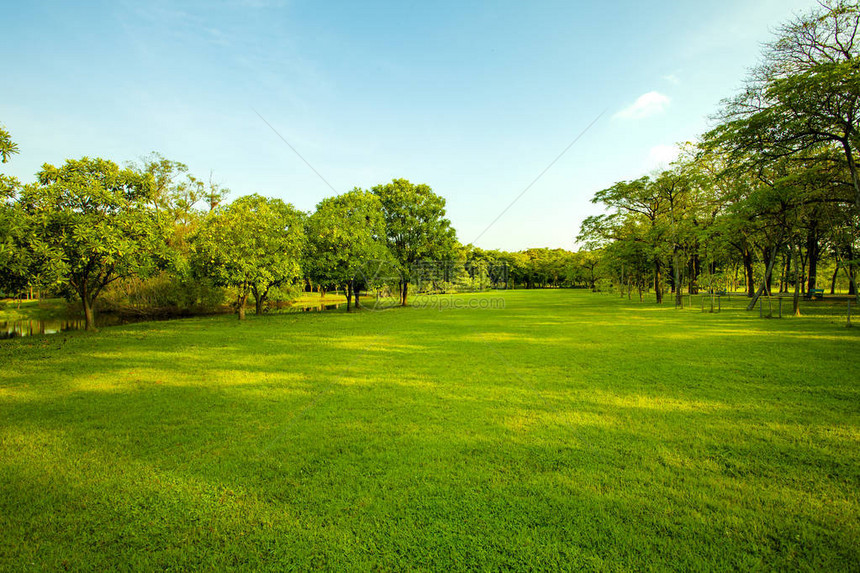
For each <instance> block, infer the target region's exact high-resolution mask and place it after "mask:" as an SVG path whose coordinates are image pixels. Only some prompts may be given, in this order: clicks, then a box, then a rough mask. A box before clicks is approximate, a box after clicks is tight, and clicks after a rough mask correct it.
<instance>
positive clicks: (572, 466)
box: [0, 290, 860, 571]
mask: <svg viewBox="0 0 860 573" xmlns="http://www.w3.org/2000/svg"><path fill="white" fill-rule="evenodd" d="M485 296H489V297H497V296H502V297H504V308H494V309H480V308H469V304H465V303H467V302H468V297H461V298H460V299H456V300H461V301H463V302H464V304H462V305H460V306H462V308H449V309H447V310H441V311H440V310H436V309H433V308H421V309H395V310H389V311H385V312H371V311H364V312H361V313H357V314H347V313H345V312H342V310H341V311H336V312H324V313H294V314H282V315H271V316H268V315H267V316H262V317H255V316H249V318H248V320H247V321H246V322H245V323H239V322H238V321H236V320H235V318H234V317H231V316H216V317H207V318H192V319H185V320H178V321H171V322H157V323H139V324H134V325H129V326H124V327H116V328H110V329H104V330H102V331H101V332H99V333H96V334H88V333H84V332H79V333H74V334H70V335H55V336H53V337H42V338H39V337H34V338H25V339H17V340H11V341H4V342H2V343H0V365H1V366H2V368H0V569H3V570H9V571H18V570H26V569H33V570H40V569H49V570H57V569H63V568H68V569H72V570H105V569H108V568H112V569H119V570H123V569H136V570H153V569H169V570H183V569H195V570H198V569H199V570H222V569H227V568H236V569H243V570H244V569H255V568H259V569H271V570H291V569H295V570H308V569H321V568H326V569H355V570H374V569H376V570H406V569H410V570H457V569H466V568H470V569H480V570H500V569H511V570H522V569H552V570H559V569H562V570H563V569H580V568H585V569H591V570H600V571H641V570H664V569H674V570H683V571H691V570H731V569H734V570H751V569H761V570H786V569H792V570H809V571H850V570H853V571H856V570H857V568H858V564H860V352H858V350H860V328H851V329H849V328H845V327H844V326H843V322H840V320H839V319H838V318H814V319H784V320H760V319H758V314H757V313H748V314H747V313H742V312H741V311H739V310H737V309H735V308H732V307H731V305H729V306H728V308H726V309H725V310H724V312H722V313H719V314H710V313H701V312H696V311H694V310H689V309H688V310H684V311H677V310H674V309H673V308H672V307H671V303H670V304H669V305H667V306H665V307H657V306H655V305H654V304H653V303H650V304H649V303H645V304H639V303H636V302H628V301H626V300H622V299H618V298H615V297H614V296H610V295H595V294H591V293H587V292H583V291H570V290H554V291H531V292H529V291H512V292H507V293H502V294H495V293H494V294H490V295H485ZM448 300H453V299H448ZM449 306H454V305H449Z"/></svg>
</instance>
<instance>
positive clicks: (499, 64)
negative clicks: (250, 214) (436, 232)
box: [0, 0, 813, 250]
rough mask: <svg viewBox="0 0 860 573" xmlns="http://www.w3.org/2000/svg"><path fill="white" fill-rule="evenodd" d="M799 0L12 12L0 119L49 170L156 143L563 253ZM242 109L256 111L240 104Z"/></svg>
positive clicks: (192, 162) (254, 187)
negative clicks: (410, 199)
mask: <svg viewBox="0 0 860 573" xmlns="http://www.w3.org/2000/svg"><path fill="white" fill-rule="evenodd" d="M812 5H813V1H812V0H746V1H742V0H721V1H694V2H693V1H689V0H687V1H667V2H642V1H618V2H597V1H594V2H585V1H580V2H573V1H569V2H526V1H520V2H501V1H498V2H485V3H479V2H426V1H423V2H409V1H401V2H391V3H377V2H326V3H323V2H287V1H284V2H276V1H265V0H257V1H254V0H247V1H227V2H200V3H176V2H153V3H147V2H105V3H80V4H79V3H75V2H51V3H45V2H36V1H34V2H18V3H8V4H6V5H5V6H4V7H3V8H2V9H0V13H2V20H0V27H2V34H0V48H2V53H3V68H2V74H0V86H1V87H2V89H0V123H3V124H4V125H5V126H6V128H7V129H9V131H10V132H11V133H12V136H13V139H14V140H15V141H16V142H17V143H18V144H19V147H20V150H21V153H20V155H18V156H16V157H15V158H14V159H13V160H12V162H11V163H9V164H7V165H4V166H3V168H4V171H5V172H6V173H9V174H12V175H16V176H18V177H19V178H21V179H22V180H24V181H30V180H32V179H33V175H34V174H35V173H36V172H37V171H38V170H39V168H40V166H41V165H42V164H43V163H46V162H47V163H52V164H59V163H61V162H62V161H63V160H65V159H66V158H72V157H81V156H84V155H89V156H101V157H105V158H109V159H112V160H114V161H117V162H120V163H122V162H125V161H128V160H133V159H136V158H139V157H140V156H142V155H145V154H146V153H148V152H150V151H159V152H161V153H162V154H163V155H165V156H167V157H169V158H171V159H176V160H179V161H183V162H185V163H187V164H188V165H189V167H190V168H191V170H192V172H194V173H195V174H197V175H199V176H205V177H208V175H209V173H210V171H212V172H213V173H214V177H215V179H216V180H218V181H219V182H221V183H223V184H224V185H226V186H228V187H230V189H231V190H232V196H233V197H237V196H240V195H244V194H248V193H260V194H263V195H268V196H274V197H280V198H282V199H284V200H286V201H288V202H291V203H293V204H294V205H295V206H296V207H298V208H300V209H303V210H311V209H313V207H314V205H316V203H317V202H319V200H320V199H322V198H323V197H326V196H329V195H332V194H334V193H333V192H332V190H331V189H330V188H329V187H328V186H327V185H326V184H325V183H324V182H323V181H321V180H320V179H319V178H318V177H317V175H316V174H314V172H313V171H312V170H310V169H309V168H308V167H307V166H306V165H305V164H304V163H303V162H302V160H301V159H299V158H298V157H297V156H296V155H295V154H294V153H293V152H292V151H291V150H290V148H289V147H288V146H287V145H285V144H284V143H283V142H282V141H281V140H280V139H278V137H277V135H275V134H274V133H273V132H272V131H271V130H270V128H269V127H268V126H267V125H266V124H265V123H264V122H263V121H262V120H261V119H260V117H258V116H257V113H256V112H258V113H259V114H260V115H262V116H263V117H264V118H265V119H266V120H267V121H268V122H269V123H271V124H272V125H273V126H274V127H275V128H276V129H277V130H278V132H279V133H280V134H281V135H282V136H283V137H284V138H285V139H286V140H287V141H289V142H290V143H291V144H292V145H293V146H294V147H295V148H296V149H297V150H298V151H299V152H300V153H301V154H302V155H303V156H304V158H305V159H306V160H307V161H308V162H309V163H310V164H311V165H313V166H314V168H315V169H316V170H317V171H319V172H320V173H321V174H322V175H323V176H324V178H325V179H326V180H327V181H328V182H329V183H330V184H331V185H332V186H333V187H334V189H336V190H337V191H338V192H342V191H347V190H349V189H351V188H352V187H355V186H359V187H364V188H368V187H371V186H373V185H375V184H377V183H383V182H386V181H389V180H391V179H392V178H395V177H404V178H407V179H410V180H411V181H413V182H420V183H427V184H429V185H430V186H431V187H433V189H434V190H435V191H436V192H437V193H439V194H441V195H442V196H444V197H445V198H446V199H447V200H448V214H449V216H450V218H451V220H452V222H453V223H454V226H455V227H456V229H457V231H458V237H459V239H460V240H461V241H462V242H463V243H469V242H473V241H474V240H475V238H476V237H477V236H478V235H479V234H481V232H482V231H483V230H484V229H485V228H486V227H487V225H488V224H489V223H490V222H491V221H493V219H495V218H496V217H497V215H498V214H499V213H500V212H501V211H502V210H503V209H504V208H505V207H506V206H507V205H508V204H509V203H510V202H511V201H512V200H513V199H514V198H515V197H516V196H517V195H519V194H520V193H521V192H522V191H523V189H524V188H525V187H526V186H527V185H528V184H529V183H530V182H531V181H532V180H533V179H534V178H535V177H536V176H537V175H538V174H539V173H541V171H543V170H544V168H545V167H546V166H547V165H548V164H549V163H550V162H551V161H552V160H553V159H554V158H555V157H556V156H557V155H558V154H559V153H560V152H561V151H562V150H563V149H564V148H565V147H566V146H567V145H568V144H570V143H571V141H572V140H573V139H574V138H575V137H576V136H577V135H578V134H579V133H580V132H581V131H582V130H583V129H584V128H585V127H586V126H587V125H588V124H589V123H591V122H592V120H594V119H595V117H597V116H598V115H599V114H601V113H603V112H605V113H604V115H603V116H602V117H601V118H600V119H599V120H598V121H597V122H596V123H595V124H594V126H593V127H592V128H591V129H590V130H589V131H588V132H587V133H586V134H585V135H584V136H583V137H582V138H581V139H580V140H579V141H578V142H577V143H576V144H575V145H573V147H571V148H570V150H569V151H568V153H567V154H566V155H565V156H564V157H562V158H561V159H560V160H559V161H558V162H557V163H556V164H555V165H553V167H552V168H551V169H550V170H549V171H547V173H546V174H545V175H544V176H543V177H542V178H541V179H540V181H538V182H537V183H536V184H535V185H534V186H533V187H532V188H531V189H529V191H528V192H527V193H526V194H525V195H524V196H523V197H522V199H520V201H519V202H518V203H517V204H516V206H515V207H514V208H512V209H511V210H509V211H508V212H507V213H506V214H505V215H504V216H503V217H502V218H500V219H499V221H498V222H497V223H495V224H494V225H493V226H492V228H490V229H489V230H488V231H487V232H486V233H484V234H483V235H482V236H481V237H480V240H478V241H477V243H476V244H477V245H479V246H481V247H484V248H504V249H509V250H519V249H524V248H528V247H543V246H546V247H564V248H574V236H575V235H576V233H577V231H578V228H579V223H580V222H581V221H582V219H583V218H585V217H586V216H588V215H590V214H594V213H596V212H598V211H599V209H598V207H597V206H595V205H592V204H591V203H590V198H591V197H592V196H593V194H594V193H595V192H596V191H598V190H600V189H602V188H604V187H607V186H609V185H611V184H612V183H613V182H615V181H617V180H621V179H629V178H634V177H638V176H640V175H642V174H645V173H647V172H648V171H649V170H652V169H654V168H656V167H657V166H658V165H659V164H660V162H661V161H666V160H667V159H668V158H671V155H672V146H673V144H675V143H676V142H680V141H686V140H691V139H694V138H695V137H696V135H697V134H699V133H701V132H702V131H704V130H705V129H706V127H707V126H708V121H709V120H708V116H709V115H711V114H713V113H714V112H715V111H716V110H717V109H718V104H719V101H720V100H721V99H722V98H724V97H727V96H730V95H732V94H733V93H734V92H735V91H736V90H737V89H738V87H739V86H740V85H741V83H742V81H743V78H744V76H745V74H746V70H747V69H748V68H750V67H751V66H753V65H755V63H756V61H757V59H758V57H759V53H760V46H761V43H762V42H764V41H767V40H768V39H769V38H770V37H771V36H770V33H771V31H772V30H773V29H774V28H775V27H776V26H777V25H779V24H780V23H781V22H783V21H785V20H786V19H787V18H789V17H791V16H792V14H794V13H797V12H798V11H804V10H806V9H808V8H809V7H811V6H812ZM255 110H256V112H255Z"/></svg>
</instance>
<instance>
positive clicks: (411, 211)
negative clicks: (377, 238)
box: [372, 179, 456, 306]
mask: <svg viewBox="0 0 860 573" xmlns="http://www.w3.org/2000/svg"><path fill="white" fill-rule="evenodd" d="M372 192H373V193H374V194H375V195H376V196H377V197H379V199H380V201H381V203H382V210H383V214H384V216H385V229H386V236H387V242H388V248H389V249H390V251H391V254H392V255H393V256H394V258H395V259H396V260H397V262H398V264H399V265H400V272H401V274H402V277H403V279H402V281H401V284H400V304H401V305H403V306H405V305H406V303H407V296H408V290H409V281H410V271H411V269H412V267H413V266H414V265H415V264H416V263H418V262H421V261H434V260H441V259H444V258H446V257H447V255H448V254H449V253H450V251H451V250H452V249H453V248H454V244H455V241H456V233H455V232H454V229H453V228H452V227H451V222H450V221H449V220H448V219H446V218H445V199H443V198H442V197H440V196H439V195H436V194H435V193H434V192H433V190H432V189H431V188H430V186H428V185H425V184H423V183H422V184H418V185H415V184H412V183H410V182H409V181H407V180H406V179H394V180H393V181H392V182H391V183H388V184H385V185H377V186H376V187H374V188H373V189H372Z"/></svg>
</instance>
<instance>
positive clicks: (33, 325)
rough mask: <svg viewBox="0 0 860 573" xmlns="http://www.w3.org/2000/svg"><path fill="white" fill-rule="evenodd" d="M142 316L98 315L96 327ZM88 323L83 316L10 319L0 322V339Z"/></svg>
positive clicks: (58, 330) (54, 331) (80, 328)
mask: <svg viewBox="0 0 860 573" xmlns="http://www.w3.org/2000/svg"><path fill="white" fill-rule="evenodd" d="M143 320H145V319H142V318H137V319H136V318H129V317H120V316H117V315H113V314H104V315H96V327H97V328H102V327H104V326H118V325H120V324H131V323H133V322H142V321H143ZM86 326H87V323H86V321H85V320H84V319H83V318H48V319H44V320H10V321H7V322H0V340H2V339H6V338H19V337H22V336H42V335H45V334H60V333H61V332H69V331H71V330H83V329H84V328H86Z"/></svg>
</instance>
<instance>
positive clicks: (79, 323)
mask: <svg viewBox="0 0 860 573" xmlns="http://www.w3.org/2000/svg"><path fill="white" fill-rule="evenodd" d="M343 304H346V303H343ZM338 308H340V304H307V305H299V306H287V307H285V308H282V309H280V310H277V311H274V312H321V311H325V310H336V309H338ZM251 312H252V313H253V310H252V311H251ZM176 318H180V317H176ZM147 320H149V321H153V320H170V319H164V318H160V319H154V318H140V317H129V316H119V315H116V314H96V327H97V328H103V327H105V326H119V325H122V324H133V323H135V322H145V321H147ZM86 326H87V323H86V321H85V320H84V319H83V318H50V319H45V320H10V321H7V322H2V321H0V340H3V339H9V338H20V337H22V336H42V335H46V334H60V333H61V332H69V331H72V330H84V329H85V328H86Z"/></svg>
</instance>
